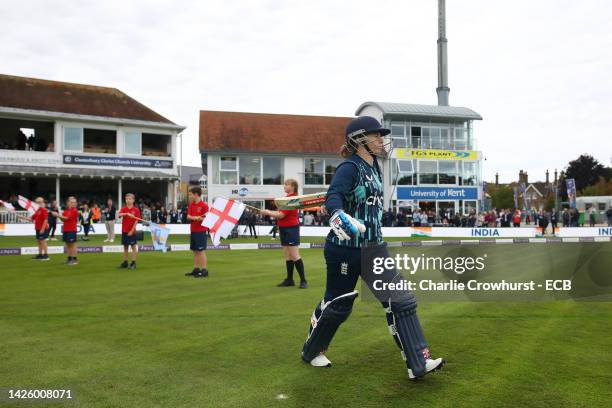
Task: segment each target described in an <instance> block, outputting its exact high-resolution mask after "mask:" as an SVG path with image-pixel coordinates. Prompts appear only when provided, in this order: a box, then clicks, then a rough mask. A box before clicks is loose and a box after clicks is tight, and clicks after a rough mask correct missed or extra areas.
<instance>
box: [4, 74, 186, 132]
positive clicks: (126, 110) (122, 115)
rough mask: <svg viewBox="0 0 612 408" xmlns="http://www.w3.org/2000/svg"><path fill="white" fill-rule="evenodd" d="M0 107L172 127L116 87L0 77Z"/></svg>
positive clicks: (158, 115) (166, 120)
mask: <svg viewBox="0 0 612 408" xmlns="http://www.w3.org/2000/svg"><path fill="white" fill-rule="evenodd" d="M0 106H2V107H7V108H19V109H31V110H39V111H50V112H61V113H71V114H77V115H91V116H101V117H107V118H118V119H133V120H142V121H148V122H158V123H168V124H172V125H174V123H173V122H171V121H170V120H168V119H166V118H164V117H163V116H161V115H160V114H158V113H156V112H154V111H153V110H151V109H149V108H147V107H146V106H144V105H143V104H141V103H140V102H138V101H137V100H135V99H132V98H130V97H129V96H128V95H126V94H124V93H123V92H121V91H120V90H118V89H116V88H106V87H101V86H93V85H82V84H73V83H68V82H58V81H48V80H45V79H36V78H25V77H18V76H12V75H2V74H0Z"/></svg>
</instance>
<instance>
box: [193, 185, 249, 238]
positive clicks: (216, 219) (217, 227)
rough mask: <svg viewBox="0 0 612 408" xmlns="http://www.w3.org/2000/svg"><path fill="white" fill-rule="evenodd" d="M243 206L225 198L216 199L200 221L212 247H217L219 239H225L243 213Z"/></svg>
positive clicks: (238, 202)
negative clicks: (206, 230)
mask: <svg viewBox="0 0 612 408" xmlns="http://www.w3.org/2000/svg"><path fill="white" fill-rule="evenodd" d="M245 207H246V206H245V205H244V204H243V203H241V202H240V201H235V200H229V199H227V198H223V197H219V198H217V199H216V200H215V201H214V203H213V205H212V208H211V209H210V211H208V214H206V217H205V218H204V221H202V226H204V227H208V230H209V231H210V236H211V238H212V242H213V245H214V246H218V245H219V243H220V242H221V238H227V237H228V236H229V235H230V233H231V232H232V230H233V229H234V227H235V226H236V225H237V224H238V220H239V219H240V216H241V215H242V213H243V212H244V209H245Z"/></svg>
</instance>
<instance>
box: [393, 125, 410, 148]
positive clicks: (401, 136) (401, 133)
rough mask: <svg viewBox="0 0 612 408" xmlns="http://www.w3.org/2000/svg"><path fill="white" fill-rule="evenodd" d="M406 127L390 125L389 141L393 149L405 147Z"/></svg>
mask: <svg viewBox="0 0 612 408" xmlns="http://www.w3.org/2000/svg"><path fill="white" fill-rule="evenodd" d="M405 132H406V127H405V126H404V124H398V123H392V124H391V140H392V142H393V147H407V143H406V134H405Z"/></svg>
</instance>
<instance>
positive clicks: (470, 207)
mask: <svg viewBox="0 0 612 408" xmlns="http://www.w3.org/2000/svg"><path fill="white" fill-rule="evenodd" d="M470 212H474V213H475V212H476V201H473V200H465V201H464V202H463V214H465V215H468V214H469V213H470Z"/></svg>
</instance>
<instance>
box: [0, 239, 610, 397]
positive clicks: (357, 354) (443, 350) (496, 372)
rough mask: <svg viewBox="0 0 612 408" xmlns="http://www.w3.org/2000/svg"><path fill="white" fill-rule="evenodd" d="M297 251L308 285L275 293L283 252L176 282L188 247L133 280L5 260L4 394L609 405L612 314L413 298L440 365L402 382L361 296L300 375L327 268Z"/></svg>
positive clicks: (213, 262) (584, 307)
mask: <svg viewBox="0 0 612 408" xmlns="http://www.w3.org/2000/svg"><path fill="white" fill-rule="evenodd" d="M8 239H10V240H11V241H13V240H14V238H9V237H4V238H2V243H3V244H4V243H5V242H6V241H7V240H8ZM30 241H31V239H30ZM266 242H269V239H268V241H266ZM13 245H14V244H13ZM20 245H21V244H20ZM539 245H542V244H539ZM9 246H10V245H9ZM302 255H303V258H304V262H305V265H306V268H307V274H308V277H309V281H310V285H311V287H310V289H308V290H299V289H296V288H276V287H275V285H276V284H277V283H278V282H279V281H280V280H281V279H282V277H283V274H284V272H283V269H284V262H283V261H282V257H281V253H280V250H257V251H255V250H250V251H249V250H245V251H219V252H212V251H211V252H210V253H209V254H208V257H209V265H210V267H209V269H210V271H211V277H210V278H208V279H194V278H186V277H184V276H183V273H184V272H186V271H189V270H190V269H191V266H192V263H191V258H190V255H189V253H186V252H176V253H167V254H161V253H143V254H141V255H140V260H139V264H138V269H137V270H135V271H125V270H118V269H116V266H117V264H118V263H119V262H120V256H118V255H117V254H83V255H80V256H79V260H80V262H81V264H80V265H78V266H72V267H68V266H65V265H62V264H61V261H63V259H64V257H63V256H58V255H56V256H52V260H51V261H50V262H38V261H33V260H30V259H29V257H26V256H5V257H1V258H0V263H1V265H2V268H1V269H0V273H1V274H2V285H1V287H0V339H1V341H0V356H1V357H2V362H1V363H0V387H17V388H28V389H32V388H45V389H49V388H71V389H72V390H73V392H74V394H75V397H76V401H74V402H73V403H71V404H66V405H64V406H74V407H81V406H83V407H148V406H164V407H179V406H185V407H275V406H278V407H314V406H334V407H346V406H351V407H406V406H413V407H419V408H422V407H440V406H449V407H450V406H452V407H457V406H464V407H474V406H484V407H489V406H497V407H499V406H508V407H516V406H529V407H532V406H534V407H549V406H555V407H557V406H570V407H572V406H576V407H595V406H601V407H605V406H609V403H610V399H611V398H612V395H611V393H610V384H611V383H612V377H611V373H612V353H610V335H609V333H612V319H611V317H612V303H594V302H592V303H587V302H584V303H576V302H573V301H563V302H554V303H552V302H551V303H467V302H464V303H437V304H434V303H423V304H422V305H421V306H420V309H419V310H420V317H421V321H422V324H423V326H424V330H425V332H426V334H427V337H428V340H429V342H430V344H431V347H432V351H433V353H434V354H435V355H436V356H438V355H441V356H444V357H446V359H447V360H448V363H447V365H446V367H445V368H444V370H442V371H441V372H438V373H436V374H434V375H431V376H429V377H427V378H426V380H424V381H421V382H418V383H412V382H410V381H408V379H407V375H406V369H405V366H404V364H403V362H402V361H401V358H400V356H399V352H398V350H397V348H396V346H395V343H394V342H393V340H392V338H391V337H390V335H389V334H388V330H387V327H386V320H385V317H384V313H383V312H382V310H381V309H380V307H378V306H377V305H376V304H373V303H369V302H361V301H357V302H356V304H355V309H354V312H353V314H352V315H351V317H350V318H349V320H348V321H347V322H346V323H345V324H344V325H343V326H342V328H341V329H340V330H339V332H338V334H337V335H336V338H335V339H334V342H333V343H332V347H331V349H330V352H329V354H328V355H329V357H330V358H331V360H332V361H333V363H334V367H333V368H331V369H315V368H312V367H310V366H308V365H306V364H303V363H302V362H301V360H300V358H299V352H300V348H301V345H302V342H303V341H304V339H305V336H306V330H307V326H308V319H309V317H310V313H311V312H312V308H313V307H314V306H315V304H316V303H317V302H318V301H320V298H321V295H322V292H323V286H324V263H323V257H322V251H321V250H319V249H310V250H304V251H302ZM279 394H284V395H285V396H286V399H280V400H279V399H278V398H277V397H278V395H279ZM6 406H20V405H19V404H18V403H12V404H8V405H6ZM41 406H42V405H41ZM44 406H53V404H44ZM56 406H59V405H56Z"/></svg>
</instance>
